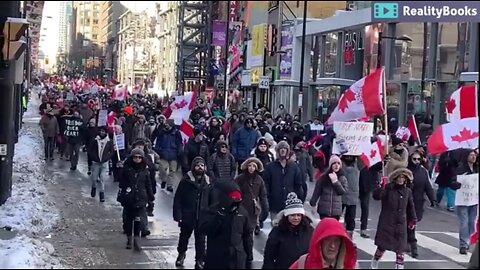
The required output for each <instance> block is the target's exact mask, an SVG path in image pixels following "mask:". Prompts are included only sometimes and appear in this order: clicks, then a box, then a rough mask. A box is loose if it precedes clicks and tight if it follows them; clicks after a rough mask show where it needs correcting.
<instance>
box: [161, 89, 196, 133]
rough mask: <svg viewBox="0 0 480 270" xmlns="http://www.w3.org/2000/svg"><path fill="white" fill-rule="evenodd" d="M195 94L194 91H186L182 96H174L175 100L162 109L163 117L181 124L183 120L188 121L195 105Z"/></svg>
mask: <svg viewBox="0 0 480 270" xmlns="http://www.w3.org/2000/svg"><path fill="white" fill-rule="evenodd" d="M196 96H197V94H196V91H192V92H187V93H185V94H184V95H183V96H175V97H174V99H175V100H174V101H173V102H172V103H171V104H170V106H168V107H167V109H166V110H165V111H164V115H165V117H167V118H169V119H173V120H174V121H175V125H181V124H182V121H183V120H187V121H188V118H190V113H191V112H192V110H193V107H194V106H195V99H196Z"/></svg>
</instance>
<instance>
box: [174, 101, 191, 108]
mask: <svg viewBox="0 0 480 270" xmlns="http://www.w3.org/2000/svg"><path fill="white" fill-rule="evenodd" d="M173 105H174V106H175V108H177V109H181V108H183V107H185V106H187V105H188V102H187V101H186V100H185V99H182V101H180V102H176V103H174V104H173Z"/></svg>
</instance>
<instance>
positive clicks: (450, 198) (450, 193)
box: [437, 187, 455, 208]
mask: <svg viewBox="0 0 480 270" xmlns="http://www.w3.org/2000/svg"><path fill="white" fill-rule="evenodd" d="M445 193H447V208H453V207H455V190H453V189H451V188H449V187H438V190H437V202H438V203H439V204H440V201H442V198H443V195H444V194H445Z"/></svg>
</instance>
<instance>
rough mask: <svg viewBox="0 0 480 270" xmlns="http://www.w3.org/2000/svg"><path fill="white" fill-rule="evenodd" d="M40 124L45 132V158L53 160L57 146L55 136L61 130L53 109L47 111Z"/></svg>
mask: <svg viewBox="0 0 480 270" xmlns="http://www.w3.org/2000/svg"><path fill="white" fill-rule="evenodd" d="M39 124H40V129H41V130H42V133H43V142H44V150H45V160H46V161H49V160H50V161H52V160H53V151H54V148H55V137H56V136H57V134H59V132H60V129H59V127H58V121H57V118H56V117H55V116H54V115H53V110H52V109H48V110H47V113H46V114H45V115H43V116H42V118H41V119H40V123H39Z"/></svg>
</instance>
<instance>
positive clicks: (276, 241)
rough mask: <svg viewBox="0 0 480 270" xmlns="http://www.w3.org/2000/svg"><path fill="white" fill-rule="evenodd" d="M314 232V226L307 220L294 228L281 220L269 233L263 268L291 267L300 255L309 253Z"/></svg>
mask: <svg viewBox="0 0 480 270" xmlns="http://www.w3.org/2000/svg"><path fill="white" fill-rule="evenodd" d="M285 223H286V222H285ZM312 233H313V227H312V226H311V225H310V224H307V223H306V222H305V221H302V223H301V224H300V225H298V226H297V228H295V229H293V230H292V229H290V228H289V226H288V225H287V224H284V223H282V221H281V223H280V224H279V226H276V227H274V228H273V229H272V231H271V232H270V234H269V235H268V239H267V243H266V245H265V251H264V255H263V267H262V268H263V269H289V268H290V265H292V264H293V263H294V262H295V261H296V260H297V259H298V258H299V257H300V256H302V255H303V254H306V253H308V248H309V243H310V238H311V237H312Z"/></svg>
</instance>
